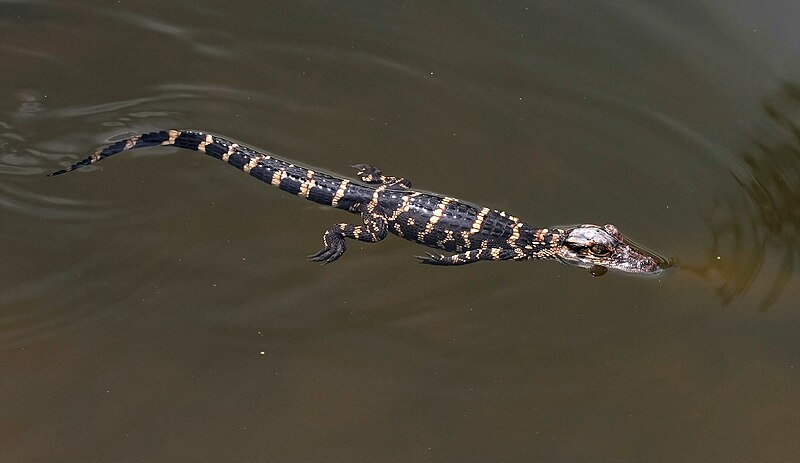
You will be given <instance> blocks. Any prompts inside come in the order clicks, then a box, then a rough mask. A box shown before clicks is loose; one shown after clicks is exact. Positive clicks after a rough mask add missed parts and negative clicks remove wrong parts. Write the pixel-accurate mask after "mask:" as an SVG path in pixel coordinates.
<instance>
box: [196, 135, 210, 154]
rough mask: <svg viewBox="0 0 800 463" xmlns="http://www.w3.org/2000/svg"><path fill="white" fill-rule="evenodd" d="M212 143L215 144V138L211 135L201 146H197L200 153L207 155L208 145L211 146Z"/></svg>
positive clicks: (207, 136)
mask: <svg viewBox="0 0 800 463" xmlns="http://www.w3.org/2000/svg"><path fill="white" fill-rule="evenodd" d="M212 143H214V137H212V136H211V135H206V139H205V140H203V141H201V142H200V144H199V145H197V151H200V152H201V153H205V152H206V145H210V144H212Z"/></svg>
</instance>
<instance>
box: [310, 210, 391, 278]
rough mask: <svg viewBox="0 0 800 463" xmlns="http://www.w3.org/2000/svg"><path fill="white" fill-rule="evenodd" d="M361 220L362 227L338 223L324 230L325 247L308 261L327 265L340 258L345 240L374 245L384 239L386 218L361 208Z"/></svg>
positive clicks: (345, 247)
mask: <svg viewBox="0 0 800 463" xmlns="http://www.w3.org/2000/svg"><path fill="white" fill-rule="evenodd" d="M361 218H362V219H364V225H353V224H349V223H340V224H337V225H333V226H332V227H330V228H329V229H327V230H325V234H324V235H322V242H323V243H325V247H324V248H322V249H321V250H320V251H319V252H317V253H316V254H312V255H310V256H308V258H309V260H312V261H314V262H322V263H323V264H329V263H331V262H333V261H335V260H336V259H338V258H340V257H341V256H342V254H344V252H345V251H346V250H347V243H346V242H345V238H351V239H354V240H359V241H366V242H368V243H376V242H378V241H380V240H382V239H384V238H386V230H387V225H386V216H385V215H383V214H380V213H378V212H377V211H372V212H370V211H368V210H367V207H366V206H361Z"/></svg>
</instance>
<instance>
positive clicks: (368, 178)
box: [350, 164, 411, 188]
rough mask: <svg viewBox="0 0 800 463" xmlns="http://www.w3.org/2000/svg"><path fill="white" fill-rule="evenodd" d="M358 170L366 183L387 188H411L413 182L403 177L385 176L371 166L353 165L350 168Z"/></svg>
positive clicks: (359, 175)
mask: <svg viewBox="0 0 800 463" xmlns="http://www.w3.org/2000/svg"><path fill="white" fill-rule="evenodd" d="M350 167H352V168H354V169H355V170H356V173H357V174H358V177H359V178H360V179H361V181H362V182H364V183H372V184H378V185H386V187H387V188H392V187H394V188H410V187H411V181H410V180H408V179H405V178H403V177H391V176H387V175H383V172H381V170H380V169H378V168H377V167H375V166H373V165H371V164H353V165H352V166H350Z"/></svg>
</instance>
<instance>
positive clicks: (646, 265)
mask: <svg viewBox="0 0 800 463" xmlns="http://www.w3.org/2000/svg"><path fill="white" fill-rule="evenodd" d="M159 145H160V146H175V147H178V148H185V149H189V150H194V151H199V152H202V153H205V154H207V155H209V156H212V157H214V158H217V159H219V160H222V161H224V162H227V163H228V164H230V165H232V166H234V167H236V168H237V169H240V170H243V171H245V172H247V173H249V174H250V175H252V176H253V177H256V178H257V179H259V180H261V181H263V182H266V183H269V184H271V185H273V186H276V187H278V188H280V189H281V190H283V191H287V192H289V193H291V194H294V195H297V196H301V197H304V198H307V199H310V200H311V201H314V202H316V203H319V204H324V205H326V206H331V207H334V208H337V209H344V210H345V211H348V212H352V213H354V214H359V215H360V216H361V220H362V222H363V223H361V224H358V225H353V224H349V223H340V224H337V225H333V226H331V227H330V228H328V229H327V230H326V231H325V233H324V235H323V236H322V241H323V242H324V244H325V247H324V248H322V249H321V250H320V251H319V252H317V253H316V254H313V255H311V256H309V259H310V260H312V261H316V262H323V263H330V262H333V261H335V260H336V259H338V258H339V257H341V256H342V254H344V252H345V249H346V241H345V238H350V239H355V240H359V241H365V242H377V241H380V240H382V239H384V238H385V237H386V235H387V233H393V234H395V235H397V236H399V237H401V238H405V239H407V240H410V241H415V242H417V243H420V244H424V245H426V246H430V247H433V248H439V249H443V250H445V251H447V252H449V253H452V254H451V255H443V254H439V253H426V255H425V256H417V258H418V259H419V260H420V261H421V262H422V263H425V264H433V265H463V264H469V263H472V262H477V261H480V260H527V259H554V260H558V261H561V262H563V263H566V264H569V265H573V266H577V267H583V268H587V269H589V271H590V272H591V273H592V274H593V275H601V274H603V273H605V272H606V270H607V269H608V268H611V269H616V270H621V271H623V272H628V273H643V274H655V273H658V272H660V271H661V270H662V269H663V268H664V267H665V266H666V265H665V261H664V260H663V259H661V258H660V257H658V256H657V255H655V254H653V253H651V252H648V251H647V250H645V249H643V248H641V247H639V246H636V245H635V244H633V243H631V242H629V241H628V240H626V239H625V238H624V237H623V236H622V235H621V234H620V233H619V231H617V228H616V227H614V226H613V225H610V224H608V225H605V226H598V225H591V224H584V225H578V226H574V227H552V228H533V227H531V226H530V225H528V224H526V223H525V222H523V221H522V220H520V219H518V218H517V217H514V216H513V215H509V214H506V213H505V212H502V211H497V210H494V209H489V208H487V207H479V206H475V205H473V204H470V203H467V202H464V201H461V200H458V199H455V198H451V197H449V196H440V195H436V194H432V193H427V192H422V191H416V190H414V189H411V182H409V181H408V180H406V179H404V178H401V177H391V176H386V175H383V173H382V172H381V171H380V170H379V169H378V168H376V167H374V166H371V165H368V164H356V165H354V166H353V167H354V168H355V169H356V170H357V173H358V176H359V178H360V179H361V182H356V181H352V180H349V179H346V178H340V177H337V176H334V175H330V174H326V173H323V172H317V171H314V170H311V169H307V168H305V167H301V166H297V165H295V164H292V163H289V162H287V161H283V160H281V159H278V158H275V157H274V156H271V155H267V154H264V153H260V152H258V151H255V150H253V149H251V148H248V147H245V146H240V145H238V144H237V143H234V142H232V141H230V140H226V139H225V138H221V137H218V136H215V135H210V134H207V133H203V132H195V131H180V130H164V131H159V132H150V133H146V134H141V135H136V136H133V137H130V138H127V139H125V140H121V141H118V142H116V143H112V144H110V145H108V146H106V147H104V148H101V149H99V150H98V151H96V152H95V153H94V154H93V155H91V156H89V157H88V158H86V159H84V160H82V161H80V162H78V163H76V164H73V165H72V166H70V167H68V168H66V169H63V170H59V171H57V172H53V173H52V174H50V175H51V176H52V175H60V174H64V173H67V172H70V171H72V170H75V169H77V168H80V167H83V166H87V165H90V164H94V163H95V162H97V161H100V160H101V159H104V158H107V157H108V156H111V155H113V154H117V153H120V152H122V151H126V150H131V149H135V148H144V147H148V146H159Z"/></svg>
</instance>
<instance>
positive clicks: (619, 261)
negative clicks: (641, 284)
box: [555, 224, 669, 276]
mask: <svg viewBox="0 0 800 463" xmlns="http://www.w3.org/2000/svg"><path fill="white" fill-rule="evenodd" d="M562 231H563V234H562V235H561V238H562V240H563V241H562V242H561V245H560V246H559V247H558V248H556V249H557V251H556V255H555V256H556V258H557V259H558V260H560V261H561V262H563V263H565V264H568V265H573V266H576V267H581V268H587V269H589V273H591V274H592V275H595V276H600V275H603V274H604V273H606V272H607V271H608V269H614V270H620V271H622V272H626V273H641V274H650V275H654V274H657V273H659V272H661V271H663V270H664V269H665V268H667V267H668V266H669V263H668V261H667V260H666V259H664V258H663V257H660V256H658V255H657V254H655V253H652V252H650V251H648V250H646V249H644V248H643V247H641V246H638V245H637V244H635V243H633V242H631V241H629V240H627V239H625V238H624V237H623V236H622V234H620V232H619V230H617V227H615V226H613V225H611V224H607V225H605V226H602V227H601V226H599V225H592V224H584V225H578V226H576V227H570V228H565V229H562Z"/></svg>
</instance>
